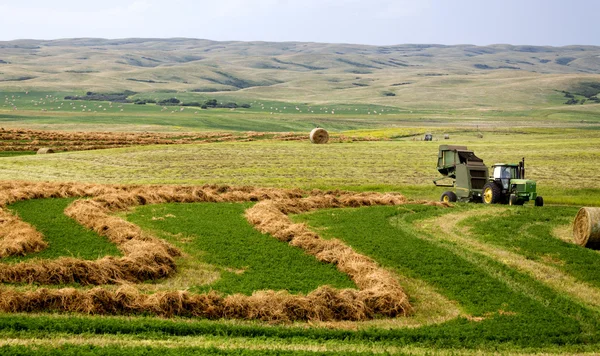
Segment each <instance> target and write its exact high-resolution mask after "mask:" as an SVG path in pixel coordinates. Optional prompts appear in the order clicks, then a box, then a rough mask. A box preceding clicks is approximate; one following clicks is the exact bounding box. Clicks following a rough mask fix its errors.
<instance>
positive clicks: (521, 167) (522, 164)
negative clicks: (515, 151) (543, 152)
mask: <svg viewBox="0 0 600 356" xmlns="http://www.w3.org/2000/svg"><path fill="white" fill-rule="evenodd" d="M519 178H521V179H525V157H523V159H522V160H521V162H519Z"/></svg>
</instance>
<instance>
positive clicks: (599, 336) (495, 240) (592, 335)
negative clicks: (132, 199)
mask: <svg viewBox="0 0 600 356" xmlns="http://www.w3.org/2000/svg"><path fill="white" fill-rule="evenodd" d="M65 202H66V201H65V200H63V199H47V200H40V201H35V200H34V201H30V202H24V203H18V204H15V205H11V206H10V207H9V208H10V209H13V210H14V211H16V212H18V213H19V215H21V217H22V218H23V219H24V220H25V221H28V222H30V223H32V224H33V225H34V226H38V225H39V226H54V227H64V226H66V225H68V224H69V223H68V222H65V221H64V220H60V219H56V221H55V222H47V221H44V220H43V216H41V214H42V213H41V212H40V211H41V209H40V207H44V208H45V209H46V210H48V211H52V209H55V208H59V209H60V207H61V206H64V204H65ZM40 204H41V205H40ZM250 206H251V204H250V203H246V204H230V203H193V204H161V205H156V206H152V205H150V206H141V207H138V208H136V209H134V210H132V211H129V212H127V213H125V214H124V215H123V216H124V217H126V218H127V219H128V220H129V221H131V222H134V223H136V224H138V225H139V226H142V227H143V228H144V229H145V230H146V231H148V232H151V233H153V234H156V235H157V236H159V237H161V238H165V239H166V240H167V241H169V242H171V243H173V244H175V245H176V246H177V247H180V248H182V250H183V251H184V255H183V256H182V257H179V258H178V261H177V263H178V266H179V272H178V274H177V275H176V276H175V277H173V278H169V279H166V280H161V281H157V282H153V283H145V284H141V285H139V288H141V289H142V290H145V291H147V292H149V293H151V292H154V291H158V290H164V289H183V288H185V289H190V290H191V291H206V290H209V289H213V290H217V291H220V292H223V293H227V294H229V293H236V292H241V293H251V291H252V290H256V289H263V288H275V289H277V288H289V289H290V290H291V291H294V292H296V293H297V292H306V291H308V290H311V289H312V288H314V287H315V286H317V285H321V284H332V285H334V286H338V287H352V283H350V282H349V281H348V280H347V279H346V278H345V276H344V275H343V274H341V273H339V272H337V271H335V269H334V268H333V266H330V265H323V264H322V263H319V262H317V261H316V260H315V259H314V258H313V257H311V256H306V255H304V256H302V255H303V253H302V252H301V251H300V250H299V249H297V248H294V247H291V246H289V245H287V244H286V243H283V242H280V241H277V240H276V239H275V238H273V237H271V236H268V235H262V234H260V233H258V232H256V231H255V230H254V229H253V228H252V227H251V226H250V225H249V224H248V223H247V222H246V221H245V219H244V218H243V216H242V212H243V211H244V209H246V208H248V207H250ZM576 211H577V208H576V207H553V206H546V207H543V208H534V207H529V206H526V207H502V206H500V207H487V206H483V205H480V204H456V205H455V206H454V207H453V208H442V207H431V206H422V205H403V206H396V207H366V208H350V209H326V210H320V211H316V212H313V213H307V214H302V215H297V216H293V219H294V220H295V221H297V222H304V223H306V224H308V225H309V226H310V227H311V229H313V230H314V231H316V232H317V233H319V234H320V235H321V236H322V237H323V238H326V239H327V238H333V237H335V238H339V239H341V240H342V241H344V242H345V243H347V244H349V245H351V246H352V247H353V248H354V249H355V250H356V251H357V252H359V253H362V254H366V255H368V256H370V257H372V258H373V259H375V260H376V261H377V262H378V263H379V264H381V265H382V266H384V267H385V268H386V269H388V270H390V271H392V272H393V273H394V274H395V275H396V276H397V278H398V279H399V281H400V282H401V284H402V285H403V287H404V288H405V289H406V291H407V293H408V294H409V296H410V299H411V303H412V304H413V306H414V308H415V312H414V314H413V315H412V316H409V317H399V318H397V319H376V320H373V321H366V322H356V323H353V322H333V323H310V324H306V323H303V322H296V323H292V324H283V325H277V324H275V325H270V324H268V323H261V322H243V321H226V320H222V321H219V320H217V321H209V320H191V319H187V318H169V319H163V318H156V317H153V316H151V315H140V316H129V317H118V316H86V315H77V314H72V315H64V314H51V313H45V314H1V315H0V335H2V340H1V341H0V345H1V346H0V351H1V352H3V353H10V354H59V353H60V354H112V353H120V354H130V355H137V354H159V353H160V354H167V355H170V354H181V353H189V354H192V355H194V354H198V355H210V354H217V355H218V354H222V355H255V354H261V355H262V354H267V355H270V354H283V355H287V354H290V355H298V354H299V355H308V354H309V355H321V354H322V355H346V354H350V355H351V354H380V353H387V354H415V355H424V354H431V353H435V354H487V353H516V354H521V353H566V354H574V353H586V352H589V353H593V352H597V351H598V350H600V324H599V320H600V303H599V302H598V301H599V300H600V298H599V297H600V279H599V277H598V274H597V273H596V271H597V270H598V268H600V256H599V255H598V252H597V251H593V250H589V249H585V248H583V247H579V246H576V245H574V244H573V243H572V242H571V241H570V231H569V230H570V222H571V220H572V216H573V215H574V214H575V213H576ZM57 215H60V214H57ZM40 224H41V225H40ZM55 230H56V229H55ZM58 230H60V229H58ZM58 230H56V231H58ZM56 231H55V232H52V231H49V230H45V238H46V240H47V241H48V242H49V244H50V246H52V245H53V243H55V241H60V239H61V237H60V236H59V235H60V234H56ZM79 234H80V233H74V235H73V238H78V237H79V236H80V235H79ZM91 238H92V240H93V239H96V240H99V241H98V242H101V241H100V240H102V239H103V238H101V237H99V236H97V235H96V237H95V238H94V237H91ZM78 250H81V251H84V250H85V247H82V246H79V247H77V246H73V250H72V252H73V254H77V251H78ZM42 253H43V252H42ZM35 255H36V254H33V256H34V257H35ZM57 256H58V255H57ZM57 256H55V257H52V256H41V255H40V256H39V258H50V259H51V258H56V257H57ZM73 287H75V288H82V287H79V286H77V285H74V286H73ZM3 288H17V289H21V290H23V289H28V288H32V287H28V286H19V285H13V286H4V287H3Z"/></svg>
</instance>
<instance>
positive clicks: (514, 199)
mask: <svg viewBox="0 0 600 356" xmlns="http://www.w3.org/2000/svg"><path fill="white" fill-rule="evenodd" d="M508 205H519V198H517V196H516V195H514V194H511V195H510V197H509V198H508ZM521 205H522V204H521Z"/></svg>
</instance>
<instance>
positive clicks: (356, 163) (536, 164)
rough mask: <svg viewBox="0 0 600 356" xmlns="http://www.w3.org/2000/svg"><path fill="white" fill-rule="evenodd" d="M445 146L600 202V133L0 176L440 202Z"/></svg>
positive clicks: (184, 155) (30, 163) (81, 156)
mask: <svg viewBox="0 0 600 356" xmlns="http://www.w3.org/2000/svg"><path fill="white" fill-rule="evenodd" d="M399 132H401V131H392V132H391V135H392V136H393V135H398V134H399ZM407 132H412V131H407ZM379 133H381V131H377V134H379ZM360 134H363V135H368V132H361V133H360ZM442 143H444V144H446V143H448V144H460V145H466V146H467V147H468V148H470V149H472V150H474V151H475V153H476V154H477V155H478V156H479V157H481V158H482V159H483V160H484V162H486V163H487V164H488V165H491V164H492V163H497V162H517V161H519V160H520V159H521V157H525V158H526V167H527V176H528V177H529V178H531V179H535V180H536V181H537V182H538V189H539V191H540V192H541V194H542V195H543V196H544V198H545V200H546V202H548V203H551V204H578V205H598V204H600V202H599V201H598V199H597V196H598V194H600V185H599V183H598V181H597V180H596V179H594V177H595V176H596V171H597V167H598V166H599V165H600V149H599V147H600V131H596V130H558V129H534V130H531V131H528V130H506V131H494V132H485V134H484V137H483V138H482V139H480V138H477V137H476V136H475V134H474V133H472V132H460V131H457V132H454V133H452V134H451V136H450V140H442V141H434V142H423V141H412V140H411V139H393V140H391V141H382V142H353V143H335V144H328V145H311V144H310V143H309V142H308V141H301V142H274V141H257V142H243V143H211V144H202V145H179V146H177V145H169V146H143V147H132V148H123V149H113V150H100V151H90V152H69V153H61V154H58V155H43V156H22V157H6V158H3V159H2V160H0V179H27V180H58V181H84V182H100V183H165V182H166V183H191V184H206V183H208V184H213V183H217V184H219V183H225V184H232V185H258V186H275V187H289V188H293V187H298V188H324V189H336V188H342V189H352V190H377V191H390V190H399V191H401V192H405V194H408V195H409V196H412V197H415V198H430V199H437V197H439V195H441V193H442V188H435V187H434V186H433V184H432V183H431V181H432V180H433V179H435V178H437V177H438V176H439V173H438V172H437V170H436V169H435V165H436V161H437V151H438V145H439V144H442ZM67 162H68V164H67ZM31 167H35V170H33V169H31Z"/></svg>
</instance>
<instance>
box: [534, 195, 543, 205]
mask: <svg viewBox="0 0 600 356" xmlns="http://www.w3.org/2000/svg"><path fill="white" fill-rule="evenodd" d="M535 206H544V198H542V197H541V196H539V195H538V196H537V197H536V198H535Z"/></svg>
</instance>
